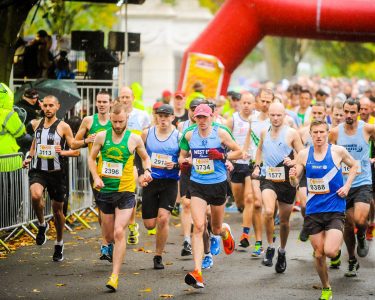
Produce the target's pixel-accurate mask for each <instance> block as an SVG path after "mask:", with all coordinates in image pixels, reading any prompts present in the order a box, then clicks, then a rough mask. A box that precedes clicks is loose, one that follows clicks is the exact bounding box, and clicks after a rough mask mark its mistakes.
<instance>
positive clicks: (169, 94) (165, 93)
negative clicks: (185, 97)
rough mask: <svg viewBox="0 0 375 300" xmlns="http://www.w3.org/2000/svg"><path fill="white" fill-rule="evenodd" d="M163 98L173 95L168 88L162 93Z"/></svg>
mask: <svg viewBox="0 0 375 300" xmlns="http://www.w3.org/2000/svg"><path fill="white" fill-rule="evenodd" d="M161 95H162V96H163V98H165V97H169V96H172V93H171V92H170V91H168V90H164V91H163V93H162V94H161Z"/></svg>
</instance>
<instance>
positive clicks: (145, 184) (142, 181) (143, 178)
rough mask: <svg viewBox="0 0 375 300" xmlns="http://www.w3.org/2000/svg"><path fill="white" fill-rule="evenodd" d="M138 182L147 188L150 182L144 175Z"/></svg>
mask: <svg viewBox="0 0 375 300" xmlns="http://www.w3.org/2000/svg"><path fill="white" fill-rule="evenodd" d="M138 182H139V185H140V186H141V187H146V186H148V182H147V181H146V180H145V175H144V174H142V175H140V176H139V177H138Z"/></svg>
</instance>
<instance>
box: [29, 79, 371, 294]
mask: <svg viewBox="0 0 375 300" xmlns="http://www.w3.org/2000/svg"><path fill="white" fill-rule="evenodd" d="M340 88H341V89H342V90H338V91H336V93H335V97H330V95H329V94H330V93H333V91H327V90H326V89H319V90H315V91H314V94H312V90H311V89H309V88H303V87H302V86H301V85H299V84H294V85H290V86H289V88H288V89H287V90H286V91H283V92H280V91H279V90H278V89H277V88H274V89H272V88H268V87H267V86H262V87H259V88H258V89H257V91H256V92H253V93H252V92H249V91H245V92H240V93H238V92H231V93H228V98H229V101H228V103H226V100H225V99H223V98H220V99H206V98H204V97H202V96H201V97H198V98H194V99H190V100H189V101H188V105H187V109H186V108H185V107H186V100H187V99H186V97H185V94H184V93H183V92H182V91H177V92H176V93H174V97H173V99H172V101H171V102H170V103H169V104H167V103H163V102H157V103H155V105H154V107H153V114H152V116H151V117H150V116H149V115H148V114H147V113H146V112H144V111H142V110H139V109H136V108H134V107H133V101H134V95H133V92H132V90H131V89H130V88H128V87H123V88H121V89H120V90H119V97H118V98H117V99H116V100H113V101H112V99H111V96H110V94H108V93H107V92H105V91H102V92H100V93H98V95H97V98H96V106H97V113H96V114H94V115H93V116H87V117H85V118H84V119H83V121H82V124H81V126H80V128H79V130H78V132H77V134H76V135H75V136H73V134H72V130H71V128H70V127H69V125H68V124H67V123H65V122H64V121H61V120H59V119H58V118H57V117H56V112H57V111H58V109H59V100H58V99H57V98H56V97H54V96H47V97H45V98H44V99H43V102H42V110H43V112H44V117H43V118H42V119H40V120H38V121H36V122H34V123H33V127H34V131H35V136H34V141H33V144H32V146H31V149H30V152H29V154H28V156H27V158H26V159H25V161H24V166H25V167H26V166H29V167H30V171H29V177H30V191H31V197H32V204H33V208H34V210H35V212H36V214H37V217H38V221H39V226H38V234H37V238H36V243H37V244H38V245H43V244H44V243H46V241H47V237H46V234H47V231H48V229H49V226H48V222H46V221H45V219H44V216H43V208H44V204H43V191H44V189H47V191H48V193H49V195H50V198H51V199H52V208H53V215H54V223H55V227H56V231H57V240H56V242H55V248H54V253H53V260H54V261H62V260H63V258H64V253H63V251H64V243H63V229H64V223H65V217H64V214H63V201H64V194H65V192H66V191H65V190H66V187H65V186H64V184H63V182H64V180H63V179H62V176H63V174H62V163H61V157H63V156H74V155H76V153H75V151H76V150H77V149H79V148H82V147H86V146H88V149H89V150H88V151H89V157H88V167H89V170H90V173H91V176H92V178H91V180H92V189H93V195H94V198H95V203H96V206H97V208H98V210H99V213H100V214H99V215H100V218H99V222H100V225H101V233H102V245H101V253H100V259H101V260H108V261H110V262H112V264H113V267H112V273H111V275H110V278H109V280H108V282H107V283H106V287H107V288H109V289H110V290H113V291H116V290H117V288H118V277H119V274H120V268H121V265H122V263H123V261H124V257H125V249H126V244H130V245H136V244H138V243H139V240H140V239H141V236H140V234H139V226H140V225H139V221H138V222H137V220H136V219H135V208H136V207H137V204H136V198H135V192H136V189H141V190H142V219H143V224H144V226H145V227H146V229H147V230H148V233H149V234H152V235H155V256H154V258H153V267H154V268H155V269H164V264H163V253H164V249H165V246H166V242H167V239H168V233H169V219H170V216H171V214H172V213H173V214H176V215H180V217H181V223H182V231H183V240H181V256H190V255H191V256H192V258H193V262H194V263H193V264H192V268H191V269H192V271H191V272H189V273H188V274H186V276H185V283H186V284H188V285H190V286H193V287H194V288H204V286H205V281H204V279H203V275H202V270H204V269H209V268H212V267H213V266H214V260H213V257H214V256H216V255H219V254H220V253H221V252H222V250H223V251H224V252H225V254H226V255H230V254H232V253H233V252H234V249H235V247H241V248H249V247H250V246H251V244H253V246H251V250H250V253H251V256H252V257H261V263H262V264H263V265H264V266H265V267H272V266H274V268H275V271H276V272H277V273H283V272H285V271H286V269H287V265H288V264H287V263H288V259H290V258H289V257H288V255H287V241H288V235H289V230H290V229H289V226H290V225H289V224H290V222H289V221H290V216H291V213H292V210H293V207H294V206H295V205H296V202H298V203H299V207H300V210H301V214H302V217H303V218H304V223H303V227H302V228H301V232H300V240H301V241H308V240H310V242H311V245H312V248H313V256H314V260H315V267H316V270H317V273H318V275H319V277H320V280H321V282H322V286H323V288H322V291H321V296H320V299H332V289H331V286H330V282H329V279H328V271H327V264H326V257H328V258H330V263H329V266H330V267H331V268H339V267H340V265H341V260H345V261H347V262H345V263H343V265H344V268H346V272H345V276H346V277H355V276H357V272H358V269H359V267H360V264H359V259H358V257H365V256H367V254H368V252H369V243H368V240H371V239H372V231H373V229H374V223H373V222H374V200H373V198H374V197H373V177H372V173H374V170H373V166H374V164H373V163H374V159H373V157H374V151H373V150H374V146H373V142H372V140H373V139H374V137H375V125H374V123H375V122H374V120H375V118H374V112H375V109H374V107H375V105H374V102H373V101H374V96H375V90H374V91H373V92H374V95H373V94H372V91H371V89H369V90H366V91H364V92H363V93H361V94H360V95H358V96H359V97H353V96H354V95H356V96H357V94H358V93H355V92H354V91H352V90H350V91H349V89H351V86H350V85H349V84H348V85H345V86H343V87H338V89H340ZM340 92H341V93H340ZM223 109H224V111H223ZM66 145H67V146H66ZM229 198H233V199H234V202H235V203H236V206H237V208H238V210H239V211H240V212H242V218H243V221H242V229H243V230H242V233H241V236H233V234H232V232H231V228H230V225H229V224H227V223H225V220H224V210H225V205H226V202H227V201H228V199H229ZM276 221H277V222H278V223H279V226H280V230H279V236H276V235H275V222H276ZM127 229H128V230H127ZM252 230H253V231H254V235H255V241H254V243H252V241H250V234H251V231H252ZM263 232H265V234H264V233H263ZM343 241H344V242H345V246H346V248H347V253H348V257H341V248H342V244H343ZM276 244H277V245H278V247H276ZM275 256H276V257H275Z"/></svg>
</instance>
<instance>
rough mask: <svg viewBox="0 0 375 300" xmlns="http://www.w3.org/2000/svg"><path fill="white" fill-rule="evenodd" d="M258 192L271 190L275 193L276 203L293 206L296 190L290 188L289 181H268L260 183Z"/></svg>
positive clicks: (263, 180) (264, 180)
mask: <svg viewBox="0 0 375 300" xmlns="http://www.w3.org/2000/svg"><path fill="white" fill-rule="evenodd" d="M260 190H261V191H263V190H273V191H274V192H275V193H276V196H277V201H280V202H283V203H286V204H293V203H294V197H295V196H296V192H297V191H296V188H295V187H293V186H291V185H290V183H289V181H285V182H273V181H271V180H268V179H262V180H261V181H260Z"/></svg>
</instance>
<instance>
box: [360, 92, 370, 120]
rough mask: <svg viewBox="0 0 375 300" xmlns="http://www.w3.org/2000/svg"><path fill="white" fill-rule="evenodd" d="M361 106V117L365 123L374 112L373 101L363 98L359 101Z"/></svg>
mask: <svg viewBox="0 0 375 300" xmlns="http://www.w3.org/2000/svg"><path fill="white" fill-rule="evenodd" d="M359 105H360V108H359V116H360V118H361V120H362V121H364V122H368V120H369V118H370V114H371V111H372V103H371V100H370V99H369V98H367V97H362V98H361V99H360V100H359Z"/></svg>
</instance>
